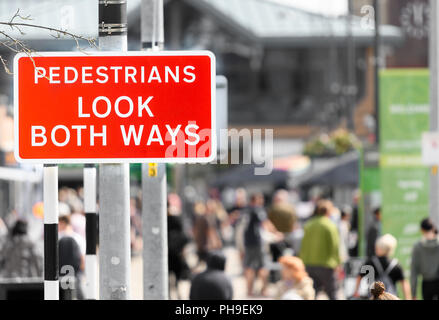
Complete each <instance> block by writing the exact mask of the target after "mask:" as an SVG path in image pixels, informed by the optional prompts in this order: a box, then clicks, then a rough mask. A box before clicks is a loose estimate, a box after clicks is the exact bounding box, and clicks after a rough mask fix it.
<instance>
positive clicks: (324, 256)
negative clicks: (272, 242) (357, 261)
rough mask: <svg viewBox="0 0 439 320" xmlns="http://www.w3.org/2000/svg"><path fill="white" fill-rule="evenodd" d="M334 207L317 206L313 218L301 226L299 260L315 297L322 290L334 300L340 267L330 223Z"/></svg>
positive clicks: (328, 204) (336, 240)
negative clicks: (303, 232) (302, 234)
mask: <svg viewBox="0 0 439 320" xmlns="http://www.w3.org/2000/svg"><path fill="white" fill-rule="evenodd" d="M333 209H334V206H333V204H332V202H331V201H328V200H321V201H320V202H319V203H318V204H317V210H316V215H315V217H313V218H311V220H310V221H308V222H307V223H306V224H305V227H304V231H305V234H304V237H303V240H302V246H301V249H300V258H301V259H302V260H303V262H304V263H305V266H306V271H307V272H308V274H309V276H310V277H311V278H312V279H313V281H314V289H315V291H316V293H317V292H318V291H319V290H320V289H322V288H323V290H324V291H325V293H326V294H327V295H328V297H329V299H331V300H336V291H337V286H336V281H337V280H336V274H337V272H338V271H339V268H340V265H341V257H340V237H339V234H338V230H337V226H336V225H335V223H334V222H333V221H332V220H331V219H330V216H331V213H332V211H333Z"/></svg>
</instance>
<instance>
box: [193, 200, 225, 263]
mask: <svg viewBox="0 0 439 320" xmlns="http://www.w3.org/2000/svg"><path fill="white" fill-rule="evenodd" d="M194 211H195V224H194V231H193V234H194V239H195V243H196V245H197V255H198V265H200V263H202V262H207V257H208V255H209V252H210V251H213V250H218V249H220V248H221V246H222V243H221V239H220V236H219V234H218V229H217V221H216V217H215V215H214V212H213V213H212V212H208V211H207V207H206V205H205V204H204V202H201V201H199V202H197V203H196V204H195V205H194Z"/></svg>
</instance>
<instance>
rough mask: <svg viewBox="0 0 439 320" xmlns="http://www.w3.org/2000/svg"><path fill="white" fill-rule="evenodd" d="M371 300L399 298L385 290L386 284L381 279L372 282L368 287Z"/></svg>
mask: <svg viewBox="0 0 439 320" xmlns="http://www.w3.org/2000/svg"><path fill="white" fill-rule="evenodd" d="M370 294H371V298H370V299H371V300H399V298H398V297H397V296H395V295H393V294H391V293H389V292H386V286H385V285H384V283H382V282H381V281H377V282H374V283H373V284H372V286H371V289H370Z"/></svg>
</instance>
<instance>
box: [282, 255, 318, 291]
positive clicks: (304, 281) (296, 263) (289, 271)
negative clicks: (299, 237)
mask: <svg viewBox="0 0 439 320" xmlns="http://www.w3.org/2000/svg"><path fill="white" fill-rule="evenodd" d="M279 263H280V264H281V266H282V280H283V281H282V282H281V285H280V288H279V292H278V298H279V299H282V300H314V298H315V290H314V287H313V280H312V279H311V278H310V277H309V276H308V273H307V272H306V270H305V265H304V264H303V261H302V260H301V259H300V258H297V257H293V256H283V257H281V258H280V259H279Z"/></svg>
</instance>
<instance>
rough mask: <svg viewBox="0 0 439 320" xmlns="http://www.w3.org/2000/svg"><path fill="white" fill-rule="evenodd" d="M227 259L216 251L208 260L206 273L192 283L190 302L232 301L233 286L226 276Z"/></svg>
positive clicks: (198, 276) (195, 278) (199, 275)
mask: <svg viewBox="0 0 439 320" xmlns="http://www.w3.org/2000/svg"><path fill="white" fill-rule="evenodd" d="M225 266H226V257H225V256H224V254H223V253H221V252H220V251H214V252H211V253H210V254H209V257H208V258H207V269H206V271H204V272H202V273H200V274H198V275H196V276H195V277H194V279H193V280H192V283H191V289H190V294H189V299H190V300H232V299H233V286H232V282H231V280H230V279H229V277H228V276H227V275H226V274H225V272H224V270H225Z"/></svg>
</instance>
